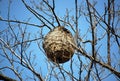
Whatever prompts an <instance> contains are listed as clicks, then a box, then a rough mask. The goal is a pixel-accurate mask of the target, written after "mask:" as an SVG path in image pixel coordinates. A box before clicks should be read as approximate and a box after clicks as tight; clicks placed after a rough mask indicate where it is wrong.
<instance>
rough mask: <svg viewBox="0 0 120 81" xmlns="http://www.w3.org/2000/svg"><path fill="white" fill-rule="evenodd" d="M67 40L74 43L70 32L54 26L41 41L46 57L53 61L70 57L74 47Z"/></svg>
mask: <svg viewBox="0 0 120 81" xmlns="http://www.w3.org/2000/svg"><path fill="white" fill-rule="evenodd" d="M68 41H69V42H71V43H73V44H75V42H74V39H73V36H72V34H71V33H70V31H68V30H67V29H66V28H64V27H56V28H54V29H53V30H52V31H50V32H49V33H48V34H47V35H46V36H45V38H44V41H43V48H44V50H45V52H46V55H47V57H48V58H49V59H50V60H52V61H53V62H55V63H64V62H67V61H68V60H69V59H71V58H72V56H73V54H74V51H75V49H74V47H73V46H72V45H71V44H70V43H69V42H68Z"/></svg>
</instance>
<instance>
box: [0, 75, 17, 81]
mask: <svg viewBox="0 0 120 81" xmlns="http://www.w3.org/2000/svg"><path fill="white" fill-rule="evenodd" d="M0 80H4V81H16V80H14V79H12V78H10V77H7V76H5V75H3V74H0Z"/></svg>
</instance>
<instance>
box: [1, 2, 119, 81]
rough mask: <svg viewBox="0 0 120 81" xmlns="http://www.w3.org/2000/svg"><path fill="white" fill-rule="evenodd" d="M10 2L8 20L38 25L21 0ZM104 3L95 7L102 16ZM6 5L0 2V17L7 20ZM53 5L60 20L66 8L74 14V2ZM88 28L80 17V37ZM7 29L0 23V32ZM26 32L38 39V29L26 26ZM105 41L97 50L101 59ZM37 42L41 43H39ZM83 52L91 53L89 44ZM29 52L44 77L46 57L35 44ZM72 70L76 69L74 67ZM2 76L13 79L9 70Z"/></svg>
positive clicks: (110, 78) (45, 31)
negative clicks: (100, 54)
mask: <svg viewBox="0 0 120 81" xmlns="http://www.w3.org/2000/svg"><path fill="white" fill-rule="evenodd" d="M11 1H12V3H11V8H10V19H11V20H15V19H16V20H20V21H27V20H28V19H30V20H29V23H34V24H38V25H40V21H39V20H38V19H37V18H36V17H35V16H34V15H33V14H31V13H30V11H28V10H27V9H26V7H25V6H24V4H23V3H22V1H21V0H11ZM25 1H27V0H25ZM36 1H39V0H36ZM95 1H97V0H95ZM105 1H107V0H99V3H97V6H95V7H96V9H97V10H98V12H99V13H100V14H102V13H103V12H104V11H103V9H104V2H105ZM81 2H82V3H81ZM116 2H117V3H120V0H116ZM8 3H9V0H0V17H1V18H3V19H7V13H8ZM27 3H29V5H30V6H33V5H32V4H31V3H30V2H27ZM78 3H81V4H80V5H84V3H85V1H84V0H79V1H78ZM38 4H39V3H38ZM55 5H56V8H55V10H56V14H57V16H58V17H60V18H62V17H63V16H65V15H66V14H65V13H66V8H67V9H68V10H69V11H70V15H71V16H72V15H74V14H75V5H74V0H55ZM12 24H13V25H16V24H15V23H12ZM22 26H25V25H21V27H22ZM89 26H90V25H89V24H88V22H86V19H85V17H84V16H83V15H81V16H80V19H79V29H80V31H79V32H80V36H83V35H84V34H85V33H86V32H87V29H88V27H89ZM7 27H8V25H7V23H5V22H1V21H0V31H2V30H4V29H5V28H7ZM68 29H69V28H68ZM70 31H71V30H70ZM102 31H103V29H100V30H98V31H97V32H100V33H101V32H102ZM27 32H28V33H31V37H30V38H31V39H32V38H35V37H39V32H40V28H38V27H34V26H27ZM47 32H49V29H46V28H43V33H44V35H46V33H47ZM71 32H72V34H73V36H74V32H73V31H71ZM16 33H17V29H16ZM0 37H1V36H0ZM89 38H90V39H91V35H90V34H88V36H87V37H86V38H84V39H83V40H86V39H89ZM105 40H106V39H104V40H103V41H102V42H101V43H103V45H102V48H103V49H100V50H99V52H100V53H102V54H103V57H105V56H106V50H104V49H106V46H105V45H104V44H106V42H104V41H105ZM39 42H42V41H39ZM41 46H42V45H41ZM98 46H99V44H98ZM97 48H98V47H97ZM85 50H87V51H91V47H90V45H89V44H88V45H86V47H85ZM113 50H114V51H116V50H117V51H118V49H116V47H114V46H113ZM31 51H32V54H33V56H34V55H35V56H36V58H35V62H36V63H37V65H36V66H35V70H37V71H38V72H41V71H42V76H45V75H46V74H47V72H48V70H47V64H46V63H47V60H46V59H47V58H46V56H45V55H44V53H43V52H42V51H40V50H39V48H38V46H37V43H36V42H33V43H32V44H31V46H30V48H29V49H28V50H27V52H31ZM0 52H1V50H0ZM8 52H9V51H8ZM9 54H11V53H9ZM0 58H1V59H3V57H1V56H0ZM72 59H73V60H74V61H75V62H77V61H78V60H76V59H77V55H74V56H73V58H72ZM81 59H82V61H83V62H85V63H86V62H87V61H88V60H87V61H86V59H85V58H84V57H83V56H81ZM6 64H9V63H8V61H7V60H6V61H4V63H1V64H0V67H2V66H6ZM69 65H70V61H69V62H66V63H64V64H63V67H64V68H65V69H70V67H68V66H69ZM17 66H19V65H15V67H16V68H17ZM74 68H75V69H76V66H75V65H74ZM77 70H78V69H76V70H75V73H74V75H75V76H76V77H77V76H78V73H77V72H78V71H77ZM24 72H25V73H26V75H29V74H27V73H29V71H28V70H27V69H25V70H24ZM106 72H107V71H106ZM4 74H5V75H7V76H9V77H14V75H11V74H13V73H12V72H11V71H9V70H6V71H5V72H4ZM30 75H31V76H33V75H32V74H30ZM22 77H24V78H25V76H22ZM14 78H15V77H14ZM114 80H116V79H115V78H114V77H113V76H110V77H109V78H108V79H105V80H104V81H114Z"/></svg>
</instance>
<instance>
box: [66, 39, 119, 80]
mask: <svg viewBox="0 0 120 81" xmlns="http://www.w3.org/2000/svg"><path fill="white" fill-rule="evenodd" d="M68 42H69V43H70V44H71V45H72V46H73V47H74V48H75V49H76V50H77V51H78V52H80V53H81V54H82V55H83V56H85V57H87V58H88V59H90V60H91V61H94V62H95V63H98V64H99V65H101V66H102V67H104V68H106V69H108V70H109V71H111V73H113V74H114V75H116V76H117V77H118V78H120V72H118V71H116V70H115V69H114V68H112V67H111V66H110V65H108V64H106V63H103V62H101V61H100V60H98V59H97V58H94V57H92V56H90V54H88V53H86V51H85V50H84V49H83V48H78V47H77V46H76V45H74V44H73V43H71V42H70V41H68Z"/></svg>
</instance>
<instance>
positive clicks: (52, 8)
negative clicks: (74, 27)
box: [43, 0, 61, 26]
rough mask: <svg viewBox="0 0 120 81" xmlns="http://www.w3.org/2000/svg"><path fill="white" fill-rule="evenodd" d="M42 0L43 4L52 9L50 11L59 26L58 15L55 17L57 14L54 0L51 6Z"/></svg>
mask: <svg viewBox="0 0 120 81" xmlns="http://www.w3.org/2000/svg"><path fill="white" fill-rule="evenodd" d="M43 1H44V2H45V4H46V5H47V6H48V7H49V8H50V9H51V11H52V13H53V15H54V17H55V19H56V21H57V23H58V26H61V25H60V22H59V20H58V17H57V15H56V13H55V0H53V7H52V6H51V5H50V4H49V3H48V2H47V1H46V0H43Z"/></svg>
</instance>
